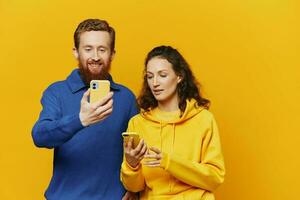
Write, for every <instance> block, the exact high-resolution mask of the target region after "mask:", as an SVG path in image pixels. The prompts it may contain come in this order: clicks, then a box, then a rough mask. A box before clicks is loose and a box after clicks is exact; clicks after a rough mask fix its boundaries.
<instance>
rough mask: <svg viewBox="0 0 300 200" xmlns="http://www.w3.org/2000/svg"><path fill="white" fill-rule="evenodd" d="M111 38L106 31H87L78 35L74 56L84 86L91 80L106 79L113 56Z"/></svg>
mask: <svg viewBox="0 0 300 200" xmlns="http://www.w3.org/2000/svg"><path fill="white" fill-rule="evenodd" d="M110 45H111V38H110V35H109V33H108V32H106V31H87V32H83V33H82V34H81V35H80V42H79V47H78V49H76V48H74V49H73V51H74V55H75V57H76V58H77V60H78V62H79V64H78V65H79V70H80V72H81V76H82V78H83V79H84V81H85V83H86V84H89V82H90V81H91V80H93V79H95V80H100V79H106V78H107V77H108V73H109V70H110V65H111V61H112V59H113V56H114V52H112V50H111V48H110Z"/></svg>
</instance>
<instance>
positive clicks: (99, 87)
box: [90, 80, 110, 103]
mask: <svg viewBox="0 0 300 200" xmlns="http://www.w3.org/2000/svg"><path fill="white" fill-rule="evenodd" d="M109 91H110V82H109V81H108V80H91V82H90V103H95V102H97V101H100V100H101V99H102V98H103V97H104V96H106V95H107V94H108V93H109Z"/></svg>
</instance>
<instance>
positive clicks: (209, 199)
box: [121, 99, 225, 200]
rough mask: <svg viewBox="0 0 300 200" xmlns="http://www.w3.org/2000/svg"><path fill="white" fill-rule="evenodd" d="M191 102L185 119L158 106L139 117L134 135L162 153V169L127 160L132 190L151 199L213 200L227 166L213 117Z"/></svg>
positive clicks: (124, 174)
mask: <svg viewBox="0 0 300 200" xmlns="http://www.w3.org/2000/svg"><path fill="white" fill-rule="evenodd" d="M195 103H196V101H195V100H194V99H192V100H190V101H187V106H186V109H185V112H184V113H183V115H182V116H181V117H179V114H178V115H177V116H176V113H174V112H173V113H169V115H168V114H167V113H166V112H162V111H160V110H159V109H158V108H156V109H153V110H151V111H149V112H147V113H141V114H138V115H136V116H134V117H133V118H132V119H131V120H130V121H129V125H128V131H134V132H137V133H138V134H139V135H140V137H141V138H143V139H144V140H145V142H146V144H147V146H148V147H151V146H154V147H157V148H159V149H160V150H161V151H162V154H163V158H162V160H161V166H160V167H154V168H151V167H147V166H143V165H142V164H140V165H139V166H138V167H136V168H132V167H130V166H129V165H128V164H127V163H126V161H125V158H124V161H123V163H122V167H121V181H122V182H123V184H124V186H125V188H126V189H127V190H129V191H133V192H138V191H141V199H149V200H162V199H173V200H177V199H178V200H179V199H180V200H183V199H188V200H194V199H195V200H196V199H199V200H200V199H201V200H213V199H215V198H214V195H213V193H212V192H213V191H214V190H215V189H216V188H217V187H218V185H220V184H221V183H222V182H223V180H224V175H225V168H224V161H223V155H222V151H221V144H220V139H219V133H218V128H217V125H216V122H215V120H214V117H213V115H212V114H211V113H210V112H209V111H208V110H206V109H204V108H202V107H197V108H196V107H195Z"/></svg>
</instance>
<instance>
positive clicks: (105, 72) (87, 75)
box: [78, 61, 110, 86]
mask: <svg viewBox="0 0 300 200" xmlns="http://www.w3.org/2000/svg"><path fill="white" fill-rule="evenodd" d="M99 63H101V61H90V62H87V64H86V66H88V64H99ZM102 64H103V63H102ZM78 67H79V72H80V76H81V78H82V80H83V82H84V83H85V85H87V86H89V85H90V82H91V80H106V79H107V78H108V76H109V70H110V63H108V66H106V65H104V64H103V67H102V69H101V71H100V73H98V74H95V73H92V72H91V71H90V70H89V68H88V67H83V64H82V63H81V62H80V61H79V63H78Z"/></svg>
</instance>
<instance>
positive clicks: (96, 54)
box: [92, 51, 100, 61]
mask: <svg viewBox="0 0 300 200" xmlns="http://www.w3.org/2000/svg"><path fill="white" fill-rule="evenodd" d="M92 59H93V60H94V61H98V60H100V56H99V54H98V51H94V53H93V56H92Z"/></svg>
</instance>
